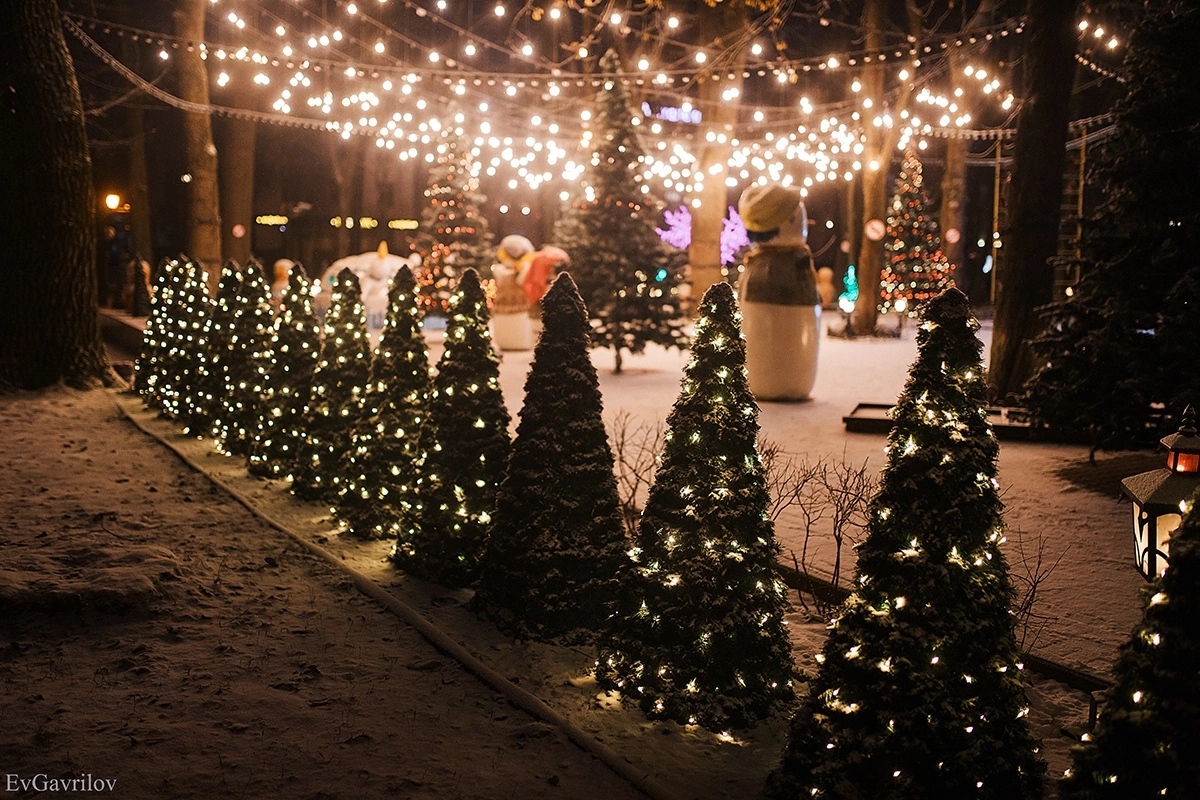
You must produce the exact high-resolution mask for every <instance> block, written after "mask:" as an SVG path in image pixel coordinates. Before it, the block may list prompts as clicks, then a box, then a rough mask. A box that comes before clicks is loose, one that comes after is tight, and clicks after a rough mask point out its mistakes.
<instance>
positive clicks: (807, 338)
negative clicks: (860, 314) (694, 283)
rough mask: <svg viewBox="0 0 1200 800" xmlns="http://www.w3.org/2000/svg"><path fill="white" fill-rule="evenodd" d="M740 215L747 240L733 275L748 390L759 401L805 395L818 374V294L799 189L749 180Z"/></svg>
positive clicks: (800, 397) (787, 398) (740, 202)
mask: <svg viewBox="0 0 1200 800" xmlns="http://www.w3.org/2000/svg"><path fill="white" fill-rule="evenodd" d="M738 213H739V214H740V215H741V217H742V222H743V223H744V224H745V226H746V234H747V236H748V237H749V239H750V244H751V250H750V252H749V253H748V254H747V255H746V258H745V263H744V269H743V271H742V276H741V279H740V280H739V281H738V298H739V302H740V304H741V310H742V333H743V334H744V335H745V337H746V372H747V375H748V378H749V382H750V391H752V392H754V396H755V397H756V398H758V399H759V400H807V399H808V398H809V397H810V396H811V395H812V389H813V384H814V382H815V381H816V378H817V350H818V347H819V345H820V341H821V339H820V322H821V297H820V295H819V293H818V292H817V274H816V271H815V270H814V269H813V258H812V251H810V250H809V249H808V243H807V241H806V240H807V238H808V218H807V215H806V213H805V210H804V204H803V203H802V202H801V200H800V192H799V191H798V190H796V189H793V188H791V187H786V186H780V185H778V184H767V185H761V184H755V185H754V186H751V187H750V188H749V189H747V190H746V191H744V192H743V193H742V196H741V198H740V199H739V200H738Z"/></svg>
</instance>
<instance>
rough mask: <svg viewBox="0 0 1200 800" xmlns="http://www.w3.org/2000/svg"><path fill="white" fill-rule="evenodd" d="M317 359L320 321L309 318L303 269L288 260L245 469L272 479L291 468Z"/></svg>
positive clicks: (308, 288) (309, 289)
mask: <svg viewBox="0 0 1200 800" xmlns="http://www.w3.org/2000/svg"><path fill="white" fill-rule="evenodd" d="M320 357H321V324H320V323H319V322H317V319H316V317H315V316H313V309H312V286H311V284H310V282H309V280H308V278H307V277H305V275H304V267H302V266H301V265H300V264H294V265H292V270H291V274H290V275H288V283H287V288H286V289H284V293H283V297H282V298H281V301H280V305H279V312H278V314H277V315H276V317H275V327H274V330H273V332H272V337H271V360H270V362H269V363H268V364H266V365H263V366H264V367H265V374H264V375H263V376H262V378H261V380H262V382H263V387H264V388H263V394H262V402H261V403H260V404H259V414H258V419H257V421H256V423H255V427H254V431H253V433H252V441H251V443H250V451H249V453H248V454H247V457H246V461H247V467H248V469H249V470H250V472H251V473H253V474H255V475H262V476H264V477H272V478H278V477H282V476H284V475H288V474H290V473H291V472H292V470H293V469H294V467H295V465H296V463H297V458H298V455H299V452H300V449H301V445H302V443H303V442H304V438H305V428H306V427H307V423H306V421H305V419H306V416H305V409H306V408H307V406H308V398H309V394H310V393H311V392H312V382H313V373H314V372H315V371H316V368H317V362H318V361H319V360H320Z"/></svg>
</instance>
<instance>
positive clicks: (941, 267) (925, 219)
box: [879, 150, 954, 316]
mask: <svg viewBox="0 0 1200 800" xmlns="http://www.w3.org/2000/svg"><path fill="white" fill-rule="evenodd" d="M883 247H884V253H885V255H884V260H883V273H882V275H881V277H880V282H879V298H880V299H879V310H880V311H885V312H886V311H901V312H906V313H907V314H908V315H909V316H916V314H917V308H918V306H920V304H921V303H924V302H925V301H926V300H929V299H930V298H931V297H934V296H935V295H937V294H938V293H939V292H941V291H942V290H944V289H946V288H947V287H949V286H953V285H954V282H953V281H952V280H951V279H950V270H951V266H950V262H949V261H947V260H946V256H945V254H944V253H943V252H942V239H941V236H939V235H938V224H937V220H936V219H934V218H933V215H932V214H931V213H930V210H929V195H928V194H926V192H925V182H924V178H923V177H922V174H921V162H920V161H918V160H917V155H916V153H915V152H913V151H912V150H908V151H906V152H905V153H904V161H903V163H901V165H900V176H899V178H898V179H897V183H896V194H895V195H894V196H893V197H892V204H891V206H889V208H888V218H887V234H886V239H885V240H884V245H883Z"/></svg>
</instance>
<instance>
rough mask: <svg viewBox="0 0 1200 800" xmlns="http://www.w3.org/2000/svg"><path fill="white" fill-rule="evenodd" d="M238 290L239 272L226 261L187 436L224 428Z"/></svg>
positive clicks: (236, 266) (206, 339)
mask: <svg viewBox="0 0 1200 800" xmlns="http://www.w3.org/2000/svg"><path fill="white" fill-rule="evenodd" d="M241 288H242V271H241V269H240V268H239V267H238V265H237V263H236V262H234V261H226V262H225V266H224V267H223V268H222V269H221V279H220V281H219V282H218V284H217V294H216V296H215V297H214V298H213V304H212V306H211V313H210V314H209V317H208V325H207V326H206V327H205V329H204V350H203V354H202V355H201V358H202V359H203V360H202V363H201V365H200V378H199V383H198V385H197V388H198V389H199V391H198V392H197V393H196V407H195V412H196V413H195V415H194V420H195V422H196V424H197V427H195V428H191V429H189V430H188V432H189V433H193V434H196V435H198V436H202V435H204V434H207V433H213V434H215V433H216V432H217V431H219V430H221V428H222V427H224V424H225V423H224V421H223V416H224V411H225V407H224V403H223V402H222V401H223V398H224V397H225V387H226V386H227V385H228V384H227V378H228V375H229V365H230V356H229V349H230V347H231V346H232V343H233V318H234V314H235V313H236V311H237V296H238V292H240V291H241Z"/></svg>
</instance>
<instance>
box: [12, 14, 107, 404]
mask: <svg viewBox="0 0 1200 800" xmlns="http://www.w3.org/2000/svg"><path fill="white" fill-rule="evenodd" d="M0 19H3V20H4V23H3V24H2V25H0V86H3V87H4V90H3V92H0V153H2V154H3V155H0V219H3V220H4V222H5V224H6V225H7V226H8V230H9V232H10V235H9V237H8V243H7V246H6V252H5V253H4V257H3V258H0V284H2V285H3V287H4V291H3V292H2V293H0V298H2V299H0V387H15V388H20V389H39V388H41V387H44V386H49V385H51V384H54V383H57V382H59V381H62V382H64V383H66V384H68V385H70V386H77V387H80V388H84V387H90V386H94V385H96V384H97V383H98V382H100V381H107V380H108V377H109V374H110V373H109V370H108V364H107V361H106V358H105V355H104V346H103V345H102V344H101V342H100V330H99V326H98V324H97V316H96V300H97V298H96V291H97V290H96V262H95V252H96V216H95V214H96V209H95V200H96V199H95V198H94V197H93V196H92V163H91V160H90V158H89V157H88V144H87V132H86V130H85V128H84V119H83V104H82V102H81V101H80V98H79V85H78V83H76V80H75V71H74V66H73V64H72V62H71V56H70V53H69V52H68V51H67V45H66V42H65V41H64V40H63V35H62V21H61V16H60V12H59V9H58V5H57V3H55V2H54V0H0Z"/></svg>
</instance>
